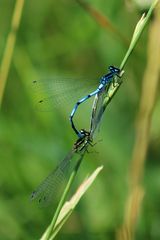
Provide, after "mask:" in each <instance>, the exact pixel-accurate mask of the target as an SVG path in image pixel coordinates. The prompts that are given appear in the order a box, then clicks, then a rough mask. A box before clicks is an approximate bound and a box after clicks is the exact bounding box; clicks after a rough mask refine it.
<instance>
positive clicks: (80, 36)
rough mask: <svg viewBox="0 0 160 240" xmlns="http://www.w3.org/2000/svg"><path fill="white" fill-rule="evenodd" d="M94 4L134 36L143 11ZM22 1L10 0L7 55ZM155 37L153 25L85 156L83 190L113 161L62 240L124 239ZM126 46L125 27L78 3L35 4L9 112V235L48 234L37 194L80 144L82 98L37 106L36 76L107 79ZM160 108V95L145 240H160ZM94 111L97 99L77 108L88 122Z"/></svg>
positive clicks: (4, 233)
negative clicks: (97, 17)
mask: <svg viewBox="0 0 160 240" xmlns="http://www.w3.org/2000/svg"><path fill="white" fill-rule="evenodd" d="M87 2H88V3H90V4H92V6H94V8H96V9H97V10H99V11H100V12H102V13H103V14H104V15H106V16H107V17H108V18H109V19H110V21H111V22H112V24H113V25H115V26H116V28H117V29H118V30H119V31H120V32H121V34H123V35H124V36H125V37H126V38H127V39H129V40H130V39H131V36H132V33H133V30H134V27H135V25H136V23H137V21H138V19H139V17H140V11H139V10H138V8H136V7H135V6H134V5H131V6H128V5H127V4H126V2H125V1H116V0H114V1H104V0H92V1H89V0H88V1H87ZM14 6H15V1H13V0H1V1H0V58H1V60H2V57H3V52H4V48H5V44H6V40H7V36H8V33H9V31H10V24H11V19H12V14H13V10H14ZM147 41H148V29H145V32H144V33H143V36H142V37H141V39H140V41H139V42H138V46H137V48H136V50H135V52H134V53H133V54H132V56H131V57H130V59H129V62H128V63H127V66H126V69H125V71H126V73H125V75H124V79H123V81H124V83H123V85H122V86H121V88H120V90H119V91H118V93H117V94H116V96H115V97H114V99H113V101H112V102H111V104H110V105H109V107H108V108H107V111H106V113H105V117H104V118H103V122H102V124H101V129H100V132H99V134H98V136H97V139H96V141H98V143H97V144H96V147H95V149H93V150H91V151H93V153H91V154H88V155H86V156H85V159H84V161H83V164H82V166H81V169H80V171H79V174H78V176H77V179H76V183H75V185H74V186H73V191H74V190H75V189H76V187H77V186H78V185H79V184H80V183H81V181H82V180H83V178H84V177H85V176H86V174H88V173H90V172H92V171H93V170H94V169H95V168H96V167H97V166H99V165H101V164H103V165H104V170H103V171H102V172H101V174H100V175H99V176H98V178H97V180H96V182H95V183H94V185H93V186H92V187H91V189H90V190H89V191H88V192H87V194H86V195H85V196H84V197H83V198H82V200H81V202H80V204H79V205H78V207H77V208H76V210H75V211H74V213H73V215H72V216H71V218H70V219H69V221H68V222H67V223H66V224H65V226H64V227H63V229H62V230H61V232H60V233H59V235H58V237H57V239H88V240H90V239H96V240H97V239H101V240H103V239H115V235H116V231H117V229H118V228H119V227H120V226H121V224H122V222H123V215H124V207H125V206H124V205H125V199H126V194H127V186H128V185H127V183H128V178H127V177H128V167H129V164H130V160H131V155H132V148H133V144H134V134H135V119H136V114H137V109H138V106H139V99H140V96H141V82H142V77H143V73H144V69H145V65H146V60H147V59H146V47H147ZM126 50H127V45H126V44H124V42H123V40H122V39H120V38H119V37H118V36H117V35H116V33H115V32H111V31H107V30H105V29H104V28H102V27H101V26H100V25H99V24H97V22H95V21H94V19H93V18H91V16H89V14H87V12H85V11H84V9H82V8H81V7H80V5H79V4H77V2H76V1H74V0H69V1H66V0H60V1H53V0H46V1H38V0H34V1H30V0H29V1H26V2H25V5H24V9H23V13H22V19H21V22H20V28H19V31H18V34H17V41H16V46H15V49H14V54H13V59H12V63H11V67H10V72H9V76H8V80H7V85H6V89H5V93H4V98H3V104H2V109H1V113H0V165H1V167H0V195H1V197H0V239H3V240H10V239H12V240H14V239H16V240H17V239H31V240H32V239H39V237H40V236H41V235H42V233H43V232H44V231H45V229H46V227H47V226H48V224H49V223H50V221H51V218H52V216H53V212H54V209H53V208H52V207H49V208H44V209H39V208H38V206H37V205H34V204H32V203H31V202H30V201H29V196H30V193H31V192H32V190H33V189H34V188H35V187H36V186H37V185H38V184H39V183H40V182H41V181H42V180H43V178H44V177H45V176H47V175H48V174H49V172H50V171H51V170H52V169H53V168H54V167H55V166H56V165H57V163H58V162H59V161H60V160H61V159H62V158H63V157H64V156H65V155H66V153H67V152H68V151H69V150H70V149H71V147H72V145H73V143H74V141H75V140H76V137H75V135H74V133H73V131H72V129H71V126H70V123H69V120H68V117H69V113H70V111H71V109H72V107H73V104H74V102H71V103H67V102H64V105H63V106H62V107H61V108H60V107H58V108H56V109H55V110H54V111H52V112H39V111H36V110H35V108H34V91H33V89H32V87H31V83H32V81H33V80H35V79H39V78H41V77H42V76H52V75H53V76H54V75H55V73H60V74H61V75H63V74H65V73H66V72H70V73H72V74H73V75H77V76H86V75H91V76H95V75H96V76H97V75H99V76H101V75H103V74H104V73H106V71H107V67H108V66H109V65H115V66H119V65H120V63H121V61H122V59H123V57H124V55H125V53H126ZM67 94H69V93H67ZM75 94H76V93H75ZM159 105H160V101H159V99H157V104H156V108H155V111H154V115H153V121H152V129H151V138H150V143H149V152H148V155H147V162H146V166H145V176H144V179H143V184H144V187H145V190H146V194H145V198H144V202H143V206H142V208H141V215H140V217H139V219H138V225H137V230H136V239H141V240H142V239H160V228H159V226H160V217H159V214H160V191H159V189H160V178H159V167H160V163H159V160H160V159H159V156H160V134H159V132H160V124H159V119H160V111H159V107H160V106H159ZM90 107H91V105H90V103H88V104H85V105H84V106H83V107H81V109H80V110H79V111H78V113H77V116H76V123H77V124H78V126H79V127H80V128H82V127H83V128H87V127H88V126H89V118H88V117H86V116H88V115H86V113H88V112H89V109H90ZM99 140H102V141H99ZM94 150H95V151H97V152H98V153H94Z"/></svg>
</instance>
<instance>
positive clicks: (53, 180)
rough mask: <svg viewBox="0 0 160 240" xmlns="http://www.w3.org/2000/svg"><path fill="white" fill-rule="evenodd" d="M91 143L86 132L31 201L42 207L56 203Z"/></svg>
mask: <svg viewBox="0 0 160 240" xmlns="http://www.w3.org/2000/svg"><path fill="white" fill-rule="evenodd" d="M91 142H92V140H91V138H90V134H89V133H88V132H87V131H84V132H83V138H81V139H80V138H79V139H78V140H77V141H76V142H75V144H74V145H73V148H72V150H71V151H70V152H69V153H68V154H67V155H66V157H65V158H64V159H63V160H62V161H61V162H60V164H59V165H58V166H57V168H56V169H54V170H53V171H52V172H51V173H50V174H49V175H48V176H47V177H46V178H45V179H44V181H42V183H41V184H40V185H39V186H38V187H37V188H36V189H35V190H34V191H33V192H32V194H31V200H35V201H36V202H38V204H39V206H41V207H44V206H48V205H49V204H50V203H51V202H54V200H55V198H57V196H58V195H59V194H60V192H61V190H62V186H63V183H65V180H67V178H68V177H69V175H70V173H71V172H72V171H73V170H74V169H75V168H76V167H77V166H78V165H79V164H80V162H81V160H82V158H83V156H84V154H85V152H86V151H87V147H88V145H90V144H91Z"/></svg>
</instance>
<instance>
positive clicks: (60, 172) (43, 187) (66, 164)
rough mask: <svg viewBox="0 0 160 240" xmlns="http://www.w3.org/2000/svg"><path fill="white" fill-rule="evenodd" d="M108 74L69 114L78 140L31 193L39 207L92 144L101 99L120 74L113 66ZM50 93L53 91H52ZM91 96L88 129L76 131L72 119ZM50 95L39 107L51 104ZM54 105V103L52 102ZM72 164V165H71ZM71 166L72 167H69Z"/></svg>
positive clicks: (100, 115) (57, 187) (46, 200)
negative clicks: (91, 104)
mask: <svg viewBox="0 0 160 240" xmlns="http://www.w3.org/2000/svg"><path fill="white" fill-rule="evenodd" d="M108 69H109V73H107V74H106V75H104V76H103V77H101V78H100V81H99V85H98V87H97V88H96V90H94V91H92V92H91V93H90V94H87V95H86V96H85V97H83V98H81V99H80V100H79V101H77V102H76V104H75V105H74V108H73V110H72V112H71V114H70V122H71V126H72V128H73V130H74V132H75V133H76V135H77V136H78V140H77V141H76V142H75V144H74V145H73V148H72V150H71V151H70V152H69V153H68V154H67V156H66V157H65V158H64V159H63V160H62V161H61V162H60V164H59V165H58V167H57V168H56V169H55V170H54V171H53V172H51V174H50V175H49V176H48V177H47V178H46V179H45V180H44V181H43V182H42V183H41V184H40V185H39V186H38V188H37V189H36V190H35V191H33V192H32V195H31V199H32V200H34V199H35V200H37V201H38V202H39V203H40V205H42V206H43V205H48V204H49V203H50V202H51V201H52V200H53V199H54V197H55V195H56V194H57V190H58V189H59V187H60V185H61V183H62V182H63V181H64V179H65V178H66V177H67V173H69V172H71V171H72V170H73V168H74V167H75V166H76V162H78V161H79V159H81V157H83V155H84V153H85V152H86V151H87V148H88V146H89V145H91V144H92V139H93V134H94V131H95V130H96V128H97V126H98V124H99V122H100V120H101V117H102V114H103V111H104V110H103V105H102V103H103V99H104V98H105V96H106V95H107V94H108V90H107V89H108V87H109V86H110V84H111V83H114V77H115V76H118V77H119V74H120V69H119V68H116V67H114V66H110V67H109V68H108ZM33 84H36V85H38V82H37V81H34V82H33ZM51 91H54V89H52V90H51ZM92 96H95V99H94V102H93V106H92V114H91V119H90V129H89V131H86V130H84V129H80V130H78V129H77V128H76V126H75V124H74V122H73V117H74V115H75V113H76V111H77V109H78V106H79V105H80V104H81V103H83V102H85V101H87V100H88V99H89V98H91V97H92ZM52 100H53V98H52V95H51V96H49V97H45V98H40V99H39V100H38V101H37V104H38V105H39V106H41V105H45V104H46V105H47V104H48V103H49V104H50V105H51V104H52V102H51V101H52ZM53 105H54V102H53ZM75 155H76V156H77V158H78V160H76V162H75V163H73V158H74V157H75ZM71 163H73V164H71ZM71 165H72V167H71Z"/></svg>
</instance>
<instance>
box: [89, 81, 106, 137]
mask: <svg viewBox="0 0 160 240" xmlns="http://www.w3.org/2000/svg"><path fill="white" fill-rule="evenodd" d="M109 86H110V84H108V85H107V86H106V88H105V89H104V90H103V91H101V92H99V93H98V94H97V95H96V96H95V98H94V102H93V106H92V115H91V123H90V134H91V137H93V134H94V132H95V130H96V129H97V128H98V127H99V125H100V122H101V119H102V116H103V112H104V108H103V102H104V99H105V97H106V96H107V94H108V89H109Z"/></svg>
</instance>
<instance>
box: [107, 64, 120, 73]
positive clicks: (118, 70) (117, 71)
mask: <svg viewBox="0 0 160 240" xmlns="http://www.w3.org/2000/svg"><path fill="white" fill-rule="evenodd" d="M108 69H109V71H110V72H112V73H120V69H119V68H117V67H114V66H109V67H108Z"/></svg>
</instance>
